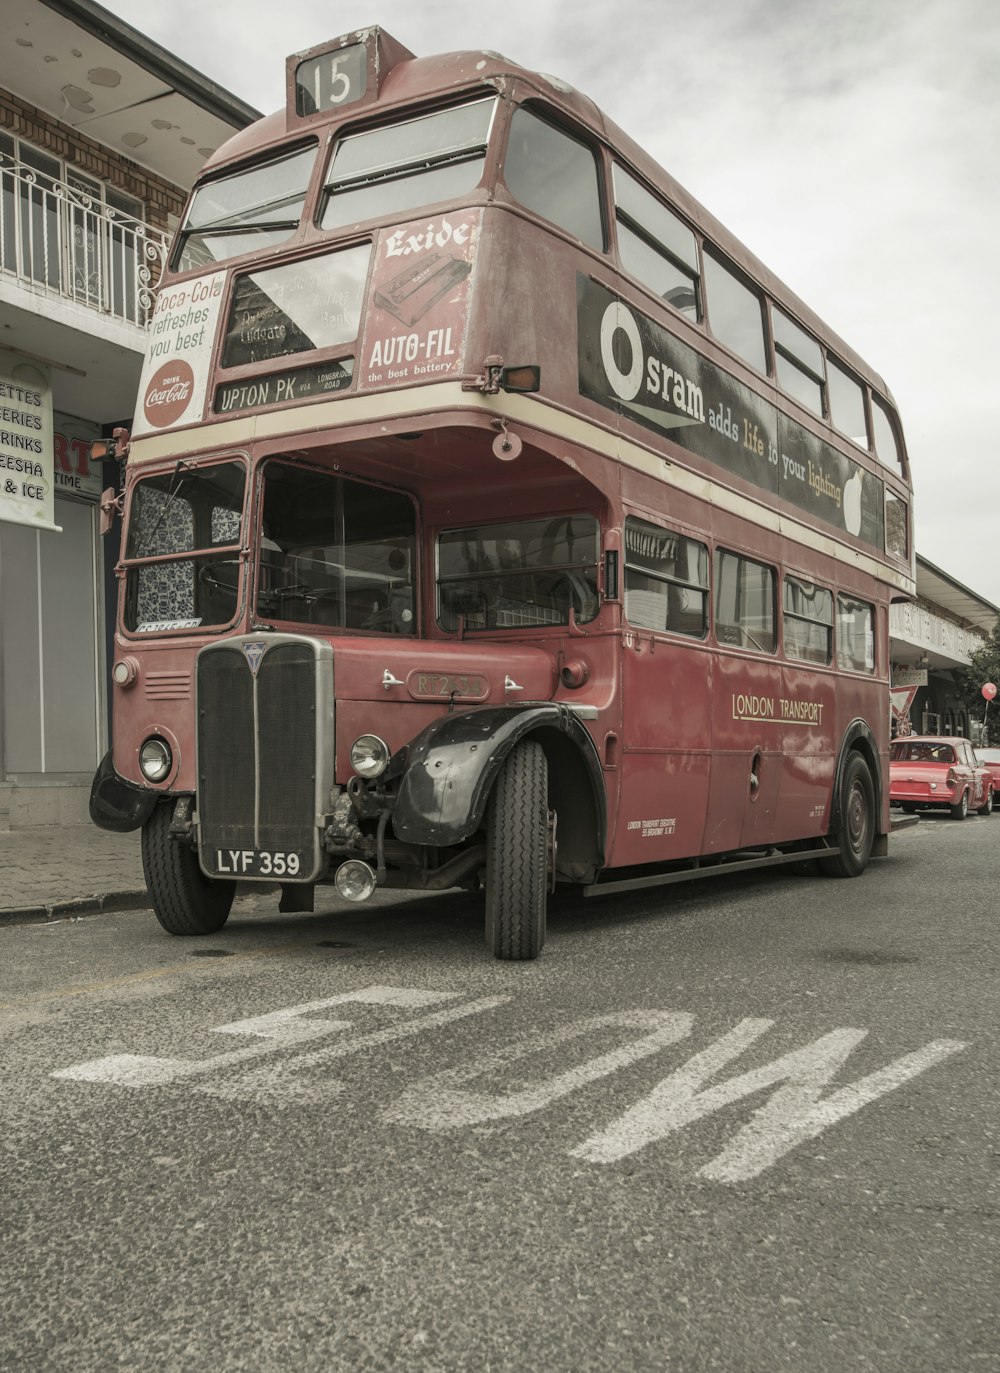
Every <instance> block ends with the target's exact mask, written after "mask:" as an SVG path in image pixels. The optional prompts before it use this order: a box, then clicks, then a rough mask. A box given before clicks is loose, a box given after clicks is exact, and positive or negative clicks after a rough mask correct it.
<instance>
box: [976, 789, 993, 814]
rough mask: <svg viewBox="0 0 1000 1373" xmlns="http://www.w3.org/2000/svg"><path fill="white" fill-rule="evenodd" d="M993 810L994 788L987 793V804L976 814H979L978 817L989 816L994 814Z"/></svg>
mask: <svg viewBox="0 0 1000 1373" xmlns="http://www.w3.org/2000/svg"><path fill="white" fill-rule="evenodd" d="M992 810H993V790H992V788H991V789H990V790H989V791H988V792H987V793H986V800H985V802H984V803H983V804H982V805H981V806H980V807H979V809H978V810H977V811H976V814H977V815H989V814H990V813H991V812H992Z"/></svg>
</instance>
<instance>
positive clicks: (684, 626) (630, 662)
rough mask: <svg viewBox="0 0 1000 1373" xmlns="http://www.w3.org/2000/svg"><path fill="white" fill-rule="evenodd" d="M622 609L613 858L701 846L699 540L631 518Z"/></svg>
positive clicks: (703, 766) (702, 604)
mask: <svg viewBox="0 0 1000 1373" xmlns="http://www.w3.org/2000/svg"><path fill="white" fill-rule="evenodd" d="M624 609H625V623H624V625H623V646H622V658H623V661H622V674H621V682H622V742H623V749H622V765H621V767H622V776H621V793H620V800H619V807H618V826H617V833H616V839H615V851H614V857H613V862H614V864H615V865H616V866H617V865H620V864H621V865H629V864H634V863H658V862H666V861H669V860H671V859H674V858H687V857H691V856H692V855H693V854H697V853H700V852H702V839H703V833H704V826H705V808H706V804H707V800H708V786H709V765H710V755H709V746H710V741H711V716H710V701H711V695H712V654H711V651H710V649H709V647H708V644H707V634H708V550H707V548H706V547H705V545H704V544H702V543H700V542H698V541H697V540H694V539H689V538H685V537H684V536H682V535H679V534H676V533H672V532H670V531H668V530H666V529H663V528H661V527H659V526H657V525H653V524H650V523H647V522H646V521H645V520H639V519H636V518H633V517H632V516H629V517H628V518H627V519H626V521H625V599H624Z"/></svg>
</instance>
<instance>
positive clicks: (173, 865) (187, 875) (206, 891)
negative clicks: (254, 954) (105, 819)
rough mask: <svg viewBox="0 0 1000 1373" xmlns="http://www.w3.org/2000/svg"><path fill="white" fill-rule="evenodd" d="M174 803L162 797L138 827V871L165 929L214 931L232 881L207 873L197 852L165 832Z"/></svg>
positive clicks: (224, 913) (223, 916)
mask: <svg viewBox="0 0 1000 1373" xmlns="http://www.w3.org/2000/svg"><path fill="white" fill-rule="evenodd" d="M172 814H173V805H172V803H170V802H161V803H160V804H159V805H158V806H157V807H156V809H155V810H154V811H153V813H152V815H151V816H150V817H149V819H148V820H147V821H146V823H145V824H144V825H143V827H142V870H143V873H144V874H145V877H146V887H147V889H148V891H149V895H150V899H151V900H152V903H153V911H154V912H155V914H156V918H157V920H158V921H159V922H160V924H161V925H162V926H163V928H164V929H165V930H166V931H167V933H168V934H214V933H215V932H216V930H221V929H222V927H223V925H224V924H225V923H226V921H227V920H228V919H229V911H230V909H231V907H232V904H233V897H234V896H235V895H236V883H235V882H227V881H219V880H214V879H212V878H210V877H206V876H205V874H204V873H203V872H202V870H201V869H200V868H199V866H198V855H197V854H196V853H195V851H194V849H192V848H189V847H188V846H187V845H186V844H179V843H177V842H176V841H175V840H173V839H171V837H170V819H171V816H172Z"/></svg>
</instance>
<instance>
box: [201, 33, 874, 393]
mask: <svg viewBox="0 0 1000 1373" xmlns="http://www.w3.org/2000/svg"><path fill="white" fill-rule="evenodd" d="M349 43H366V44H368V45H372V46H373V47H374V48H375V49H376V50H377V52H378V54H379V56H380V57H381V70H380V72H379V89H378V104H377V107H373V105H372V104H370V103H369V104H364V105H350V106H346V107H342V108H339V109H333V110H331V111H329V112H328V113H326V114H325V115H311V116H308V117H306V118H303V117H301V116H300V115H298V114H297V113H296V109H295V100H294V91H293V82H292V74H293V73H294V71H295V69H296V67H297V66H298V65H299V64H300V63H301V62H302V61H303V60H304V59H306V58H308V57H309V56H311V55H313V54H317V53H321V52H324V51H329V50H331V49H337V48H340V47H342V46H344V45H345V44H349ZM286 68H287V71H288V73H289V80H288V99H287V101H286V105H285V108H284V109H282V110H278V111H276V112H275V113H274V114H270V115H266V116H265V117H264V118H263V119H260V120H258V121H257V122H256V123H254V124H251V125H249V126H248V127H246V128H245V129H242V130H240V132H238V133H237V134H235V135H234V136H233V137H232V138H230V139H229V140H227V142H226V143H224V144H223V145H222V146H221V147H220V148H219V149H218V150H217V151H216V152H215V153H214V154H213V155H212V156H211V157H210V158H209V159H208V161H207V162H206V163H205V165H204V167H203V169H202V176H201V177H200V178H199V180H201V179H202V178H204V177H205V176H212V175H215V174H217V173H218V172H220V171H222V170H223V169H224V168H226V167H229V166H232V165H233V164H237V163H242V162H246V161H248V160H249V159H251V158H253V157H255V156H257V155H258V154H260V153H263V152H267V151H268V150H272V149H276V148H280V147H282V146H284V145H286V144H287V143H288V142H289V141H290V140H292V139H295V138H302V137H305V136H307V135H312V136H314V137H319V136H321V134H322V132H323V131H324V130H327V129H329V128H330V127H331V126H335V125H340V124H343V123H345V122H351V123H359V122H361V121H363V120H365V119H371V118H372V116H373V115H377V117H378V118H379V119H383V118H384V117H385V116H386V115H388V114H389V113H390V112H397V111H404V110H410V109H413V108H415V107H416V106H417V105H422V104H426V103H433V102H436V101H447V100H454V99H455V98H456V97H458V96H461V95H466V94H470V95H471V94H473V93H474V92H475V91H476V90H477V89H478V90H480V91H481V90H482V89H483V88H484V87H488V88H492V89H494V90H497V91H499V92H500V93H505V92H506V91H507V90H508V89H509V88H510V86H512V85H513V84H514V83H517V85H518V86H519V87H521V88H522V90H525V88H526V89H527V90H534V91H535V92H537V93H538V95H539V96H540V97H542V98H543V99H544V100H545V101H546V102H547V103H548V104H549V105H551V106H553V107H554V108H556V109H557V110H559V111H561V112H562V113H564V114H565V115H566V116H568V117H569V119H571V120H572V121H574V122H575V123H577V124H578V125H579V126H581V127H582V128H584V129H587V130H589V131H591V132H592V133H593V134H594V135H596V137H597V138H598V139H600V140H601V142H602V143H603V144H604V145H605V147H606V148H607V149H608V151H609V152H610V153H612V154H615V155H617V156H619V157H620V158H621V159H623V160H624V161H625V162H627V163H629V164H630V165H631V166H632V167H633V168H634V169H635V171H637V172H638V173H639V174H640V175H641V176H643V177H645V179H646V180H647V181H648V182H649V183H650V185H651V186H653V187H655V188H656V189H657V190H658V191H659V192H660V194H661V195H662V196H664V197H665V198H666V199H667V200H668V201H669V202H670V203H671V204H672V205H673V207H674V208H675V209H676V210H678V211H679V212H680V214H681V215H682V216H684V217H686V218H687V219H688V220H689V221H690V222H691V223H692V225H693V226H694V227H695V228H696V230H697V231H699V232H700V233H701V234H703V235H704V237H705V238H707V239H708V240H709V241H710V242H711V243H712V244H714V245H715V246H716V247H717V248H719V249H721V251H722V252H723V253H724V254H725V255H726V256H727V257H729V258H730V259H731V260H732V261H733V262H734V263H735V264H736V265H737V266H738V267H739V268H740V269H741V270H742V271H744V272H745V273H746V275H747V276H748V277H750V278H751V279H752V280H753V281H755V282H756V283H757V284H758V285H759V286H761V287H762V288H763V289H764V290H765V292H767V293H768V294H769V295H770V296H771V297H772V299H774V300H775V301H776V302H778V303H779V304H780V305H781V306H782V308H783V309H785V310H786V311H787V312H788V313H789V314H791V315H792V316H794V317H795V318H796V319H797V320H798V322H799V323H800V324H802V325H804V326H805V327H806V329H808V330H809V331H811V332H812V333H813V334H815V335H816V337H817V338H819V339H820V340H821V341H822V342H824V343H825V344H827V345H828V347H829V348H830V349H831V350H832V351H833V352H834V353H836V354H837V355H838V356H839V357H840V358H841V360H842V361H843V362H845V363H846V364H847V365H848V366H849V367H851V368H852V369H853V370H854V371H855V372H856V373H857V374H858V376H859V377H861V378H862V379H863V380H865V381H867V382H868V383H869V385H871V386H872V387H873V388H874V389H875V390H876V391H878V392H879V393H881V394H882V395H883V396H885V397H886V398H887V399H889V400H890V402H892V394H891V392H890V391H889V389H888V387H887V386H886V384H885V381H884V380H883V379H882V377H881V376H880V374H879V373H878V372H876V371H875V370H874V369H873V368H872V367H870V366H869V365H868V363H866V362H865V361H864V359H863V358H861V357H860V356H859V355H858V354H857V353H856V352H855V351H854V349H853V348H852V347H851V346H850V344H848V343H847V342H846V341H845V340H844V339H843V338H841V337H840V336H839V335H838V334H837V333H835V332H834V331H833V330H832V329H831V328H830V326H829V325H828V324H826V323H825V321H824V320H823V319H821V318H820V317H819V316H818V315H817V314H816V313H815V312H814V311H813V310H812V309H810V307H809V306H808V305H807V304H806V303H805V301H803V300H802V299H801V298H800V297H799V296H797V295H796V294H795V292H794V291H792V290H791V288H790V287H789V286H787V285H786V284H785V283H784V282H783V281H782V280H781V278H780V277H778V276H777V275H776V274H775V273H774V272H772V271H771V269H770V268H768V267H767V266H766V265H765V264H764V263H763V262H762V261H761V260H760V259H759V258H758V257H757V256H756V255H755V254H754V253H752V252H751V251H750V249H749V248H747V247H746V245H745V244H743V243H742V242H741V241H740V240H739V239H738V238H737V237H736V236H735V235H734V234H733V233H732V232H731V231H730V230H729V229H727V228H726V226H725V225H724V224H723V223H722V222H721V221H720V220H719V219H717V218H716V217H715V216H714V215H713V214H712V213H711V212H710V211H709V210H707V209H706V208H705V207H704V205H702V204H701V203H700V201H698V200H697V199H696V198H695V197H694V196H693V195H691V193H690V192H689V191H687V190H686V189H685V188H684V187H683V186H682V185H681V184H680V182H678V181H676V180H675V179H674V178H673V177H672V176H671V175H670V173H669V172H668V171H666V170H665V169H664V168H663V167H661V166H660V164H659V163H658V162H656V161H655V159H654V158H652V157H651V156H650V155H649V153H647V152H646V151H645V149H643V148H642V147H641V146H640V145H639V144H638V143H636V141H635V140H634V139H633V138H632V137H631V136H630V135H629V134H627V133H626V132H625V131H624V130H623V129H621V128H619V126H618V125H616V124H615V123H614V122H613V121H612V120H610V119H608V118H607V116H606V115H605V114H604V113H603V112H602V111H601V109H600V108H599V107H598V106H597V105H596V104H595V103H594V101H593V100H591V99H590V98H589V97H588V96H585V95H583V94H581V93H580V92H579V91H577V90H575V89H574V88H573V87H572V86H571V85H569V84H568V83H567V82H565V81H563V80H561V79H560V78H558V77H555V76H550V75H548V74H546V73H542V72H535V71H531V70H529V69H528V68H526V67H522V66H521V65H520V64H518V63H517V62H512V61H511V60H510V59H508V58H506V57H504V56H502V55H501V54H500V53H497V52H492V51H487V50H472V51H467V52H450V53H442V54H439V55H437V56H434V57H416V56H414V55H413V54H411V53H410V52H409V50H408V49H407V48H404V47H403V46H402V44H400V43H398V42H397V40H395V39H393V38H392V37H391V36H390V35H389V34H387V33H386V32H385V31H384V30H381V29H379V28H371V29H359V30H357V31H355V32H353V33H350V34H346V35H343V36H342V37H340V38H337V39H333V40H331V41H330V42H329V43H325V44H322V45H320V46H319V47H317V48H312V49H309V51H308V52H305V53H295V54H293V55H292V56H290V57H289V58H288V59H287V63H286ZM893 404H894V402H893Z"/></svg>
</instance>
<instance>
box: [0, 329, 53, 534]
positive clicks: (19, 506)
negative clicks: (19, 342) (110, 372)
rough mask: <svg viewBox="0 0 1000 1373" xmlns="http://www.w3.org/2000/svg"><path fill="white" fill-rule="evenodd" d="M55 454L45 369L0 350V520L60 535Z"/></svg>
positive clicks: (48, 375) (48, 377)
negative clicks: (57, 519) (55, 509)
mask: <svg viewBox="0 0 1000 1373" xmlns="http://www.w3.org/2000/svg"><path fill="white" fill-rule="evenodd" d="M53 454H54V433H53V423H52V375H51V373H50V371H49V369H48V368H47V367H44V366H42V365H41V364H40V363H37V362H34V361H31V360H29V359H28V358H24V357H21V356H20V355H19V354H17V353H11V352H8V351H7V350H6V349H0V520H6V521H7V522H8V523H10V524H24V525H29V526H30V527H31V528H32V529H52V530H55V531H56V533H59V532H60V530H59V526H58V525H57V524H56V523H55V518H54V496H55V482H54V478H53V470H52V469H53Z"/></svg>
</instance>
